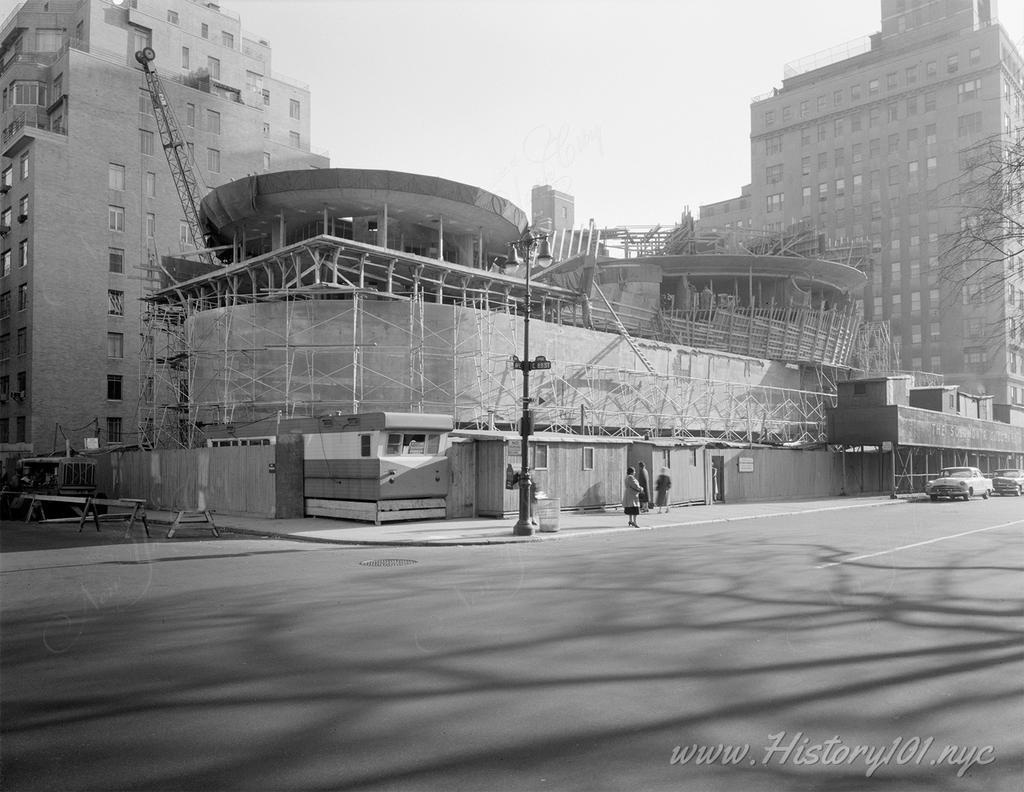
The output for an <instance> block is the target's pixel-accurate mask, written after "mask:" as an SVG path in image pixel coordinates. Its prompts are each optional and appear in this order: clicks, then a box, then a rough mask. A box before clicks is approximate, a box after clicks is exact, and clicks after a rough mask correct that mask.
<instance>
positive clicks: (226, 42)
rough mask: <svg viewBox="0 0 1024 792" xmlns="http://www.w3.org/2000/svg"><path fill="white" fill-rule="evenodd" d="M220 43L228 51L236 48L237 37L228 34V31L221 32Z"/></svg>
mask: <svg viewBox="0 0 1024 792" xmlns="http://www.w3.org/2000/svg"><path fill="white" fill-rule="evenodd" d="M220 43H221V44H222V45H223V46H225V47H227V48H228V49H234V48H235V36H234V34H233V33H228V32H227V31H226V30H222V31H221V32H220Z"/></svg>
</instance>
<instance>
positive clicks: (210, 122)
mask: <svg viewBox="0 0 1024 792" xmlns="http://www.w3.org/2000/svg"><path fill="white" fill-rule="evenodd" d="M206 131H207V132H212V133H213V134H215V135H219V134H220V113H218V112H217V111H216V110H207V111H206Z"/></svg>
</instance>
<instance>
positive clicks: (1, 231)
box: [0, 225, 11, 237]
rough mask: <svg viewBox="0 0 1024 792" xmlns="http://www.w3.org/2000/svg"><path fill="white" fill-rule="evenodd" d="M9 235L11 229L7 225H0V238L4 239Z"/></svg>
mask: <svg viewBox="0 0 1024 792" xmlns="http://www.w3.org/2000/svg"><path fill="white" fill-rule="evenodd" d="M9 233H11V227H10V226H9V225H0V237H5V236H7V235H8V234H9Z"/></svg>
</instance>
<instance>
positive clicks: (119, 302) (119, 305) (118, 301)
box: [107, 289, 124, 316]
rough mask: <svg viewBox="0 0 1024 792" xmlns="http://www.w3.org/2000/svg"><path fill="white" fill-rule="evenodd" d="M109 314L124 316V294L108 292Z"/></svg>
mask: <svg viewBox="0 0 1024 792" xmlns="http://www.w3.org/2000/svg"><path fill="white" fill-rule="evenodd" d="M107 313H108V314H109V315H110V316H124V292H123V291H117V290H115V289H108V290H107Z"/></svg>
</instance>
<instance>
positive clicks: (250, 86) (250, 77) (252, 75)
mask: <svg viewBox="0 0 1024 792" xmlns="http://www.w3.org/2000/svg"><path fill="white" fill-rule="evenodd" d="M245 87H246V89H247V90H250V91H252V92H253V93H260V92H262V91H263V75H262V74H259V73H258V72H254V71H247V72H246V73H245Z"/></svg>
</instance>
